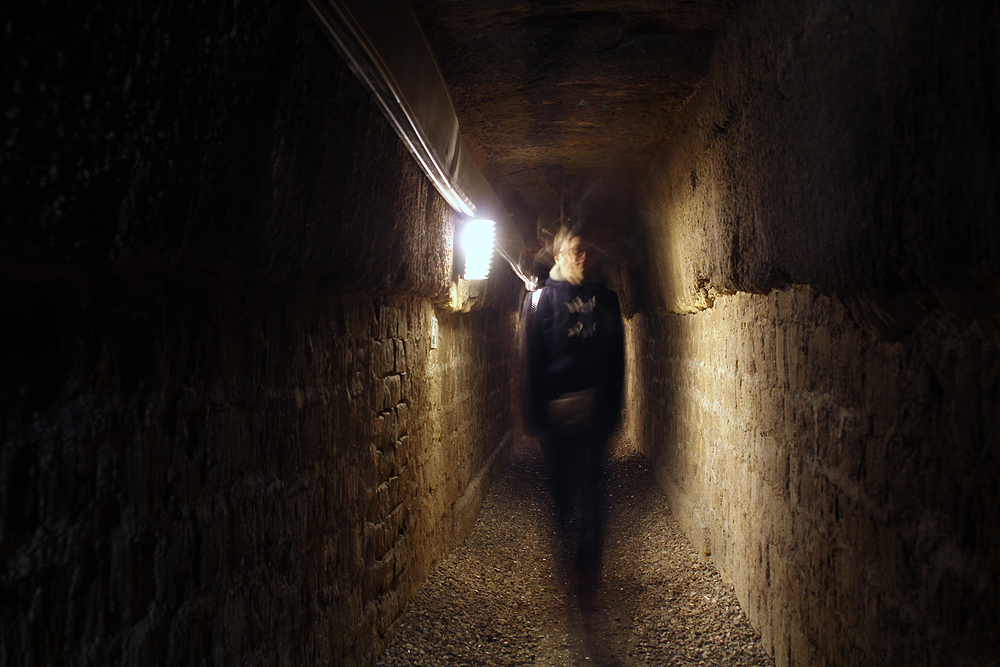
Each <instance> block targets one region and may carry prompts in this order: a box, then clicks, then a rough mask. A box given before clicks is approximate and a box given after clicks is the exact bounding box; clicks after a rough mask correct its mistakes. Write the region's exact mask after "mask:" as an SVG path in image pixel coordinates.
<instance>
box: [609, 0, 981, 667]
mask: <svg viewBox="0 0 1000 667" xmlns="http://www.w3.org/2000/svg"><path fill="white" fill-rule="evenodd" d="M998 25H1000V21H998V9H997V8H996V7H995V6H993V5H989V6H987V3H982V4H980V5H977V6H975V7H969V8H965V9H963V10H961V11H951V10H947V11H946V10H945V9H944V8H932V7H922V8H917V7H914V6H913V5H911V4H908V3H901V2H899V3H877V4H870V5H865V6H860V5H858V4H856V3H847V2H827V3H819V2H809V1H800V0H787V1H786V0H779V1H776V2H767V3H754V4H753V5H749V4H748V5H747V6H745V7H743V8H742V9H741V10H739V11H737V12H736V14H734V16H733V17H732V19H731V22H730V24H729V26H728V28H727V30H726V34H725V37H724V38H723V39H720V41H719V42H718V43H717V45H716V49H715V53H714V55H713V60H712V63H711V65H710V67H709V74H708V76H707V78H706V81H705V84H704V86H703V87H702V88H701V89H700V90H699V91H698V92H697V93H696V94H695V95H694V96H693V97H692V99H691V102H690V103H689V105H688V107H687V108H686V109H685V111H684V112H683V114H682V116H681V119H680V120H679V122H678V125H677V126H676V128H675V131H674V133H673V137H672V139H671V142H670V143H669V144H668V145H667V146H665V147H664V151H663V155H662V161H661V163H660V164H659V166H658V167H657V169H655V170H653V171H652V172H651V173H650V178H649V185H648V189H647V192H646V193H645V195H644V200H643V205H642V210H643V217H642V219H641V221H642V224H641V225H640V226H639V227H638V228H637V229H638V230H639V231H640V232H641V233H640V235H639V240H637V241H635V245H636V247H637V248H648V249H649V252H650V256H649V257H648V258H646V259H645V261H647V262H648V264H646V265H638V266H636V267H633V268H632V269H631V270H632V271H633V272H634V275H635V277H636V283H635V285H634V287H637V288H638V289H636V292H635V295H634V296H635V298H636V299H637V300H638V301H639V302H641V303H645V304H647V311H646V313H644V314H640V315H637V316H635V317H633V318H632V319H631V321H630V322H629V325H628V328H629V343H630V348H629V352H630V365H629V367H630V369H631V371H630V372H631V375H630V378H629V387H630V388H629V399H630V405H629V419H628V425H627V429H628V432H630V433H631V435H632V437H633V438H634V439H635V441H636V442H638V443H640V445H641V446H642V447H643V449H644V451H646V452H647V453H648V454H649V455H650V456H651V457H652V458H653V459H654V460H655V461H656V469H657V471H658V476H659V479H660V481H661V483H662V484H663V486H664V488H665V489H666V491H667V493H668V496H669V498H670V501H671V505H672V507H673V508H674V509H675V511H676V512H677V513H678V516H679V517H680V520H681V522H682V524H683V525H684V526H685V529H686V531H687V533H688V535H689V537H691V539H692V541H694V542H695V543H696V544H699V545H701V546H702V547H703V550H704V552H705V553H706V554H709V555H710V557H711V558H712V559H713V561H714V562H715V563H716V564H717V565H718V566H719V569H720V570H721V571H722V572H723V575H724V576H725V577H726V578H727V579H729V580H730V581H731V582H732V583H733V584H734V585H735V587H736V590H737V593H738V595H739V596H740V599H741V601H742V604H743V605H744V609H745V610H746V611H747V613H748V614H749V616H750V618H751V620H752V622H753V623H754V625H755V626H756V627H758V628H760V630H761V633H762V635H763V637H764V641H765V643H766V644H767V645H768V646H769V647H770V649H771V650H772V651H773V653H774V656H775V658H776V661H777V663H778V664H779V665H858V666H861V665H866V666H867V665H917V664H919V665H942V666H943V665H952V664H969V665H972V664H988V663H989V662H990V661H993V660H995V656H996V654H997V650H998V646H1000V637H998V631H997V628H998V627H1000V619H998V618H997V607H996V603H995V601H996V600H997V598H998V595H1000V591H998V588H997V586H998V584H997V582H998V580H1000V573H998V561H997V558H996V554H997V550H998V547H1000V543H998V539H997V533H996V531H995V530H994V529H992V528H991V526H993V525H994V524H995V523H996V521H997V518H998V517H997V507H998V506H1000V497H998V490H997V485H996V479H997V478H998V475H1000V464H998V459H997V457H996V456H995V453H994V450H995V445H996V443H997V442H998V438H1000V433H998V431H997V423H998V422H997V415H998V414H1000V389H998V387H1000V365H998V358H1000V340H998V331H1000V326H998V319H997V318H998V314H1000V308H998V299H997V293H998V292H997V286H998V285H1000V275H998V274H1000V268H998V267H1000V227H998V226H997V225H996V224H995V221H996V220H997V219H998V218H1000V211H998V210H997V199H996V195H995V190H996V183H997V182H998V178H1000V174H998V165H997V161H996V155H997V151H996V146H997V144H996V136H997V135H996V128H995V122H994V121H993V120H990V118H991V116H990V114H995V113H996V112H997V110H998V108H1000V105H998V93H997V88H996V87H995V86H985V85H983V81H984V80H985V79H984V78H983V74H982V73H983V72H984V71H993V70H995V68H996V66H997V65H998V61H997V57H998V54H997V51H996V44H997V26H998ZM987 78H988V79H989V80H991V81H995V76H994V75H990V77H987ZM640 256H641V255H640ZM644 290H645V291H644ZM653 313H657V314H656V315H654V314H653Z"/></svg>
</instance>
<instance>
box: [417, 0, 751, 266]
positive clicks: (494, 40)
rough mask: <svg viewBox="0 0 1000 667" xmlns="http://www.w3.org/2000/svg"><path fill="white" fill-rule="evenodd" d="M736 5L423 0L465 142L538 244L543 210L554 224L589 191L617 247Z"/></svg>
mask: <svg viewBox="0 0 1000 667" xmlns="http://www.w3.org/2000/svg"><path fill="white" fill-rule="evenodd" d="M735 4H736V3H735V2H732V1H731V0H698V1H696V2H663V1H660V0H601V1H600V2H575V1H572V0H568V1H565V2H563V1H556V2H509V1H500V2H466V1H465V0H415V1H414V2H413V6H414V10H415V11H416V14H417V16H418V18H419V20H420V22H421V24H422V25H423V28H424V32H425V33H426V34H427V37H428V40H429V41H430V43H431V47H432V50H433V51H434V54H435V56H436V58H437V60H438V63H439V65H440V67H441V70H442V72H443V74H444V77H445V79H446V80H447V82H448V85H449V88H450V90H451V96H452V99H453V101H454V105H455V108H456V113H457V115H458V119H459V122H460V123H461V126H462V131H463V133H464V135H465V137H466V140H467V141H468V143H469V144H470V146H471V147H472V149H473V152H474V153H475V154H476V156H477V158H478V159H479V161H480V163H481V165H482V168H483V172H484V174H485V175H486V177H487V178H488V179H489V180H490V182H491V183H492V184H493V187H494V189H495V190H496V191H497V194H498V195H499V196H500V199H501V200H502V201H503V203H504V204H505V206H506V207H507V209H508V210H509V211H510V212H511V214H512V215H513V216H514V220H515V222H516V223H517V226H518V229H519V230H520V232H521V234H522V236H523V237H524V239H525V241H526V242H528V244H529V246H531V245H533V244H535V243H536V240H537V237H536V232H537V229H536V223H537V222H538V221H539V219H541V220H542V223H543V226H547V227H551V226H552V223H553V221H554V220H555V219H557V218H558V215H559V211H560V205H561V204H562V205H565V212H566V213H567V214H569V213H573V214H574V215H575V214H576V213H577V212H578V211H577V205H578V204H579V203H580V202H581V201H582V202H584V204H585V209H586V215H587V224H588V226H590V227H591V228H592V230H593V231H595V232H596V236H597V237H598V238H597V240H598V241H599V242H600V243H601V245H602V246H604V247H606V248H608V249H609V250H616V251H617V249H618V248H617V244H618V242H619V240H620V237H621V235H622V234H623V232H624V231H625V230H626V229H627V228H628V227H629V226H630V219H629V216H630V213H631V209H630V205H631V202H632V194H633V191H634V189H635V186H636V184H637V183H638V182H639V181H640V180H641V178H642V175H643V173H644V171H645V170H646V169H647V168H648V167H649V164H650V162H651V161H652V160H653V158H654V157H655V156H656V155H657V154H658V153H659V151H660V150H661V149H662V147H663V145H664V144H665V143H666V141H667V139H668V138H669V136H670V133H671V130H672V128H673V126H674V122H675V120H676V118H677V115H678V113H679V111H680V110H681V109H682V108H683V106H684V104H685V103H686V102H687V100H688V99H689V98H690V96H691V94H692V93H693V92H694V91H695V90H696V89H697V87H698V85H699V84H700V81H701V79H702V77H703V76H704V73H705V68H706V66H707V63H708V58H709V56H710V54H711V51H712V45H713V44H714V41H715V37H716V34H717V32H718V31H719V30H720V28H721V27H722V25H723V23H724V21H725V18H726V16H727V14H728V13H729V12H730V11H731V10H732V8H733V6H734V5H735ZM543 240H544V239H543Z"/></svg>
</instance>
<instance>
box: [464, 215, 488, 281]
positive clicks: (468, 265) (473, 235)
mask: <svg viewBox="0 0 1000 667" xmlns="http://www.w3.org/2000/svg"><path fill="white" fill-rule="evenodd" d="M460 233H461V244H462V254H463V255H465V270H464V272H463V276H464V277H465V279H466V280H485V279H486V278H487V277H488V276H489V275H490V262H491V260H492V259H493V246H494V243H495V241H496V223H494V222H493V221H492V220H469V221H468V222H466V223H465V224H463V225H462V227H461V232H460Z"/></svg>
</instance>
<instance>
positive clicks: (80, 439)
mask: <svg viewBox="0 0 1000 667" xmlns="http://www.w3.org/2000/svg"><path fill="white" fill-rule="evenodd" d="M387 1H388V0H387ZM8 4H10V3H8ZM410 4H411V5H412V10H413V13H414V15H415V16H416V18H417V20H418V21H419V23H420V27H421V29H422V31H423V33H424V34H425V35H426V38H427V42H428V44H429V46H430V49H431V51H432V52H433V54H434V56H435V58H436V60H437V64H438V65H439V67H440V71H441V74H442V75H443V77H444V80H445V81H446V83H447V85H448V90H449V93H450V96H451V101H452V102H453V105H454V113H455V115H456V116H457V118H458V121H459V122H460V126H461V132H462V137H463V140H464V141H465V142H466V145H467V148H468V151H469V155H470V156H471V158H470V159H474V161H475V162H476V163H477V165H478V169H480V170H481V171H482V174H483V176H485V179H486V181H488V182H489V184H490V185H491V187H492V190H493V191H495V195H496V197H497V198H498V199H499V201H501V202H502V204H503V206H504V207H506V210H507V211H508V212H509V214H510V218H509V219H508V220H506V221H501V222H500V225H499V226H500V230H499V231H500V233H501V235H506V237H508V238H514V237H517V238H520V239H522V240H523V241H524V244H525V246H526V248H525V250H526V252H528V253H529V254H528V255H526V256H528V257H530V254H531V253H535V252H536V251H538V250H540V248H541V245H542V244H543V243H544V242H545V239H546V237H545V233H544V232H540V230H549V231H551V228H552V227H553V225H554V224H555V223H556V222H557V221H558V219H559V217H560V210H561V209H562V210H563V211H565V210H570V209H572V211H573V212H574V214H575V215H577V214H578V215H582V216H584V217H585V219H586V223H587V225H588V227H589V228H590V229H591V231H592V232H593V235H594V237H595V239H596V240H597V243H598V244H599V245H600V246H601V247H602V248H603V249H604V250H605V251H606V253H607V261H608V266H609V267H611V268H610V275H611V280H612V284H613V286H614V287H615V289H616V291H617V292H618V295H619V297H620V299H621V303H622V309H623V314H624V319H625V321H624V326H625V332H626V343H627V345H626V349H627V377H626V389H625V398H626V406H625V411H624V415H623V418H622V423H621V426H620V429H619V431H618V433H617V434H616V436H615V437H616V443H618V445H619V446H620V447H622V448H624V449H626V450H628V451H631V452H634V453H636V455H637V456H638V455H640V454H641V455H642V457H643V461H645V463H644V464H643V465H646V466H648V469H649V470H650V471H651V472H650V474H651V475H655V478H656V482H657V484H658V486H659V488H660V490H661V492H662V493H661V495H660V496H659V497H658V502H659V503H660V505H661V506H669V508H670V511H671V513H672V516H673V517H674V520H675V521H676V524H677V526H678V527H679V529H680V530H682V531H683V533H684V535H685V536H686V538H687V540H689V541H690V543H691V545H693V547H692V548H693V551H694V553H697V554H701V558H702V559H703V561H704V563H705V564H706V567H707V566H711V568H714V570H715V571H717V573H718V575H719V577H721V579H720V581H724V582H725V585H726V586H730V587H731V589H732V591H733V593H734V595H735V596H736V598H737V599H738V601H739V606H740V607H741V608H742V612H743V613H745V615H746V617H747V618H748V619H749V622H750V623H751V624H752V626H753V628H754V629H755V630H756V632H758V633H759V635H760V638H761V645H762V646H763V649H764V650H765V651H766V652H767V653H768V654H769V655H770V656H771V658H773V660H774V662H775V664H777V665H779V666H786V665H795V666H820V665H823V666H830V667H832V666H865V667H868V666H873V665H906V666H908V667H909V666H915V665H920V666H936V667H950V666H967V667H973V666H975V667H981V666H989V665H998V664H1000V658H998V656H1000V636H998V635H1000V630H998V628H1000V618H998V611H1000V606H998V602H1000V577H998V574H1000V537H998V534H997V531H996V529H995V524H996V522H997V519H998V514H1000V510H998V507H1000V485H998V480H1000V418H998V417H1000V354H998V352H1000V224H998V221H1000V210H998V199H997V191H998V187H997V186H998V183H1000V165H998V162H1000V123H998V120H997V119H998V118H1000V81H998V78H1000V75H998V72H1000V35H998V29H1000V6H998V5H997V4H996V3H994V2H987V1H986V0H977V1H974V2H969V3H964V4H961V5H959V6H956V5H951V4H947V3H943V2H936V1H934V0H926V1H921V2H911V1H909V0H906V1H905V2H904V1H903V0H883V1H880V2H873V3H860V4H859V3H856V2H851V1H850V0H742V1H736V0H697V1H687V0H685V1H677V2H673V1H670V2H660V1H658V0H657V1H653V0H648V1H647V0H595V1H594V2H589V3H584V2H579V1H575V0H545V1H539V2H496V3H486V2H470V1H469V0H412V2H411V3H410ZM387 6H388V5H387ZM385 13H386V15H387V17H390V15H391V12H385ZM387 20H388V18H387ZM0 29H2V31H3V34H2V36H0V40H2V43H3V45H4V65H3V81H2V88H0V90H2V91H3V93H2V94H3V98H2V112H3V119H2V120H0V140H2V145H0V177H2V202H3V224H2V228H0V295H2V296H0V298H2V313H3V316H2V317H3V319H2V324H0V349H2V358H0V435H2V445H0V664H2V665H42V664H73V665H146V664H170V665H188V664H217V665H230V664H254V665H257V664H260V665H271V664H332V665H373V664H375V663H376V661H377V660H378V659H379V657H380V656H381V655H382V654H383V652H384V651H385V649H386V647H387V646H388V645H389V643H390V642H391V641H392V639H393V637H394V635H395V633H396V631H397V629H398V628H399V627H400V622H401V618H402V615H403V613H404V610H405V608H406V606H407V604H408V603H409V602H410V601H411V600H412V599H413V598H414V597H415V596H416V595H417V592H418V590H419V589H420V587H421V585H422V583H423V582H424V581H425V580H426V579H427V576H428V573H429V572H431V570H432V568H433V567H434V565H435V564H436V563H438V562H440V561H441V560H442V559H443V558H445V557H446V556H447V554H449V553H450V552H453V550H454V549H455V548H456V546H458V545H460V544H461V543H462V542H463V540H465V539H466V538H467V537H468V536H469V534H470V531H472V529H473V524H474V523H475V520H476V517H477V513H478V512H479V510H480V506H481V504H482V502H483V498H484V497H485V496H486V494H487V490H488V489H489V487H490V484H491V482H492V481H493V480H494V479H496V478H498V477H500V476H501V475H502V474H503V473H504V471H505V470H506V469H507V466H508V463H509V461H510V460H511V457H512V456H514V455H515V453H516V451H517V446H518V444H519V443H521V442H522V439H523V438H522V433H521V426H520V421H519V419H520V418H519V414H518V400H519V382H520V377H519V373H520V370H519V362H518V335H519V322H518V309H519V305H520V303H521V299H522V298H523V295H524V294H525V291H524V285H523V283H522V281H521V280H520V279H519V278H518V276H517V275H515V272H514V271H513V270H512V266H511V265H508V263H506V262H504V261H503V260H502V259H501V258H500V257H499V256H496V255H495V256H494V264H493V270H492V272H491V274H490V277H489V278H488V279H487V280H485V281H467V280H464V279H461V278H460V277H459V275H458V271H457V270H456V261H455V240H454V237H455V230H456V228H457V227H460V226H461V224H462V223H463V221H464V220H465V217H466V216H465V215H463V214H462V213H460V212H459V211H457V210H456V209H455V208H454V206H453V204H451V203H450V200H448V199H446V197H445V196H444V195H443V194H442V193H441V191H440V190H439V189H438V188H436V187H435V184H434V183H433V182H432V180H431V179H430V178H428V175H427V172H426V171H425V170H422V168H421V165H420V164H418V162H417V161H416V160H414V157H413V155H412V154H411V152H410V151H409V150H408V148H407V146H406V145H405V143H404V142H403V141H401V140H400V137H399V136H398V135H397V132H396V131H395V130H394V128H393V125H392V123H391V122H390V121H389V120H388V119H387V118H386V116H385V115H384V114H383V112H382V110H380V107H379V106H378V105H377V104H376V102H375V101H373V99H372V96H371V95H370V93H369V90H368V89H366V87H365V86H364V85H363V84H362V82H361V81H359V79H358V77H357V76H356V73H355V72H354V71H352V69H351V67H350V66H349V65H348V64H347V63H346V62H345V61H344V60H343V59H342V58H341V57H340V54H339V53H338V50H337V49H335V48H334V46H333V45H332V44H331V40H330V36H329V35H328V34H327V32H325V31H324V29H323V26H322V25H321V21H318V20H317V15H316V12H314V11H313V10H312V9H311V8H310V5H309V4H307V3H305V2H295V1H285V2H281V1H278V0H268V1H267V2H260V3H241V2H214V3H203V4H201V5H198V6H193V5H190V4H189V3H181V2H176V1H173V0H167V1H166V2H161V3H156V4H155V6H154V5H146V4H143V3H137V4H135V3H133V4H128V3H113V4H107V3H98V4H92V3H79V2H78V3H73V2H64V3H43V4H42V5H38V6H36V5H28V4H24V5H18V6H10V7H5V8H4V9H3V10H2V12H0ZM515 259H518V258H516V257H515ZM504 488H506V487H504ZM720 585H721V584H720ZM647 611H648V612H649V613H660V612H663V610H662V609H661V610H655V609H653V610H647ZM654 639H655V638H654ZM651 641H652V640H651ZM536 664H543V663H541V662H536Z"/></svg>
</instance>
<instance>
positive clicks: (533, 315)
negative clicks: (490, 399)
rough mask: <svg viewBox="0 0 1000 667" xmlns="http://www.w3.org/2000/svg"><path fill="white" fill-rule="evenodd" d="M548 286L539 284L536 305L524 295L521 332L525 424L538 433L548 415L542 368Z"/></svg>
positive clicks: (545, 362)
mask: <svg viewBox="0 0 1000 667" xmlns="http://www.w3.org/2000/svg"><path fill="white" fill-rule="evenodd" d="M547 292H548V290H545V289H544V288H543V291H542V294H541V297H540V298H539V300H538V305H537V307H535V308H532V306H531V295H528V298H527V299H525V309H524V313H525V317H524V336H525V366H526V369H525V370H526V375H527V392H526V393H527V396H526V403H527V404H526V406H525V410H524V414H525V417H526V418H525V422H526V423H525V428H527V429H529V432H530V433H535V434H537V433H540V432H542V431H545V430H546V429H547V428H548V416H547V413H546V410H545V401H546V399H547V397H548V384H547V376H546V370H547V368H548V351H547V350H546V347H545V321H546V319H547V317H548V316H549V313H550V312H551V308H552V302H551V299H550V298H548V297H549V295H548V293H547Z"/></svg>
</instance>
